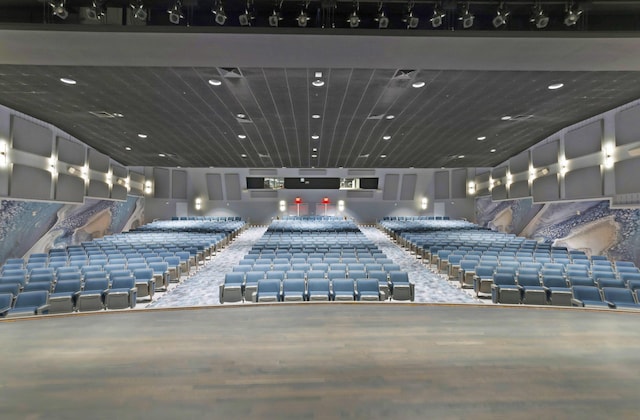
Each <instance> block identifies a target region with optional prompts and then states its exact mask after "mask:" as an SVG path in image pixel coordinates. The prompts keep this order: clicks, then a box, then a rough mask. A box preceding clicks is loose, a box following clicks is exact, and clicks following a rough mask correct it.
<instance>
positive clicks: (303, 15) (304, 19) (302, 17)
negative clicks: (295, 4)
mask: <svg viewBox="0 0 640 420" xmlns="http://www.w3.org/2000/svg"><path fill="white" fill-rule="evenodd" d="M308 7H309V2H306V3H305V5H304V8H303V9H302V10H300V14H299V15H298V17H296V22H298V26H299V27H301V28H305V27H306V26H307V23H308V22H309V19H310V18H309V15H308V14H307V8H308Z"/></svg>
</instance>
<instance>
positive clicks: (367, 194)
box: [347, 190, 373, 198]
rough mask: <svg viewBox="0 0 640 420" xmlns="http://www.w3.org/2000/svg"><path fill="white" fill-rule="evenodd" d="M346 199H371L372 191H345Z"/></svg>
mask: <svg viewBox="0 0 640 420" xmlns="http://www.w3.org/2000/svg"><path fill="white" fill-rule="evenodd" d="M347 198H373V191H358V190H347Z"/></svg>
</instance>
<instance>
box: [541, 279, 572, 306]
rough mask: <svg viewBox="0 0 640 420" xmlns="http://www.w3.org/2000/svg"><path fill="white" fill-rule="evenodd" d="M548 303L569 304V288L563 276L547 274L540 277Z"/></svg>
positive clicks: (556, 304)
mask: <svg viewBox="0 0 640 420" xmlns="http://www.w3.org/2000/svg"><path fill="white" fill-rule="evenodd" d="M542 286H543V287H544V288H545V290H546V291H547V297H548V299H549V303H550V304H551V305H555V306H571V289H570V288H569V287H568V285H567V281H566V280H565V278H564V277H563V276H558V275H547V276H545V277H543V278H542Z"/></svg>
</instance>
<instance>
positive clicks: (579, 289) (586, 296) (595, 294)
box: [571, 286, 602, 302]
mask: <svg viewBox="0 0 640 420" xmlns="http://www.w3.org/2000/svg"><path fill="white" fill-rule="evenodd" d="M571 293H572V294H573V298H574V299H577V300H582V301H585V300H586V301H593V302H602V296H601V295H600V289H598V288H597V287H595V286H572V287H571Z"/></svg>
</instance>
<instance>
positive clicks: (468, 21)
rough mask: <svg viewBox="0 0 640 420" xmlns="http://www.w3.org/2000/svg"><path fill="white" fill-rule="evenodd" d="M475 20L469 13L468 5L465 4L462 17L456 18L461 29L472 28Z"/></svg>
mask: <svg viewBox="0 0 640 420" xmlns="http://www.w3.org/2000/svg"><path fill="white" fill-rule="evenodd" d="M475 18H476V17H475V16H474V15H472V14H471V12H470V11H469V3H468V2H467V4H465V6H464V8H463V9H462V15H460V17H459V18H458V19H459V20H461V21H462V27H463V28H464V29H469V28H471V27H472V26H473V21H474V20H475Z"/></svg>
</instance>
